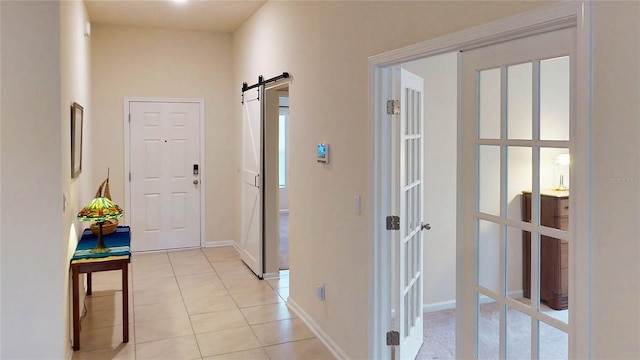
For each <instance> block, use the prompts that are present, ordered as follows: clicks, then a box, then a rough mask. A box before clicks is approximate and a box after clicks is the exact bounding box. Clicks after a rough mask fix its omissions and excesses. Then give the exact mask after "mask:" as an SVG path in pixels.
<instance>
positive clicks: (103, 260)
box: [71, 226, 131, 351]
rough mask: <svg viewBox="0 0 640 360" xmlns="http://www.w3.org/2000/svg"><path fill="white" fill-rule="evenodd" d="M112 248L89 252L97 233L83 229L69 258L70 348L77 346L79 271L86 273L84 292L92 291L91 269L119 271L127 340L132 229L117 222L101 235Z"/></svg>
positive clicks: (124, 331)
mask: <svg viewBox="0 0 640 360" xmlns="http://www.w3.org/2000/svg"><path fill="white" fill-rule="evenodd" d="M103 240H104V244H105V246H106V247H108V248H110V249H111V251H110V252H108V253H102V254H92V253H90V252H89V251H90V250H91V249H93V248H94V247H95V246H96V244H97V242H98V237H97V236H95V235H93V233H91V230H89V229H85V230H84V232H83V233H82V237H81V238H80V241H79V242H78V246H77V247H76V251H75V252H74V254H73V257H72V258H71V282H72V287H73V350H74V351H75V350H80V284H79V283H78V281H79V280H78V278H79V275H80V274H87V295H91V273H93V272H98V271H109V270H120V271H122V342H125V343H126V342H129V279H128V276H129V261H130V260H131V230H130V228H129V227H128V226H118V228H117V229H116V231H115V232H114V233H113V234H110V235H107V236H104V237H103Z"/></svg>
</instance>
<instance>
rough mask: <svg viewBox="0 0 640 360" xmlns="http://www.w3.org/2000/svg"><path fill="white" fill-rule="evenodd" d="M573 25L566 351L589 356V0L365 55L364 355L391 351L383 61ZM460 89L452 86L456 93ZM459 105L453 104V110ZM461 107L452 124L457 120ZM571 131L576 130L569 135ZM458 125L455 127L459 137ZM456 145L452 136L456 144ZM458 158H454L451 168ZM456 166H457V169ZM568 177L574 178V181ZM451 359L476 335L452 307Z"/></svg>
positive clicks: (387, 85) (459, 286)
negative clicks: (368, 143)
mask: <svg viewBox="0 0 640 360" xmlns="http://www.w3.org/2000/svg"><path fill="white" fill-rule="evenodd" d="M567 27H575V28H576V54H577V57H576V64H577V65H576V71H575V74H576V84H577V89H576V97H575V99H572V100H574V101H575V108H576V114H575V116H576V118H577V119H579V121H577V122H576V123H577V126H576V129H575V132H574V133H572V134H571V136H572V140H575V145H576V150H577V151H576V154H575V157H574V158H575V162H574V163H572V166H574V167H573V168H572V174H575V175H576V176H575V177H572V180H571V181H572V182H573V181H574V180H575V183H572V187H575V189H576V190H574V192H573V193H572V199H571V201H572V205H571V206H572V207H573V209H575V216H573V217H572V219H575V220H574V223H575V227H574V229H575V238H576V239H580V241H579V242H577V244H576V246H571V247H570V248H569V259H570V264H571V268H572V269H576V270H578V271H570V272H569V277H570V279H569V284H570V288H569V292H570V294H571V295H570V296H569V306H570V308H571V312H570V320H569V328H570V331H569V335H570V336H569V338H570V343H569V354H570V357H571V358H590V357H591V355H592V346H591V343H592V341H591V338H592V331H591V324H592V320H591V319H592V314H591V313H590V311H589V309H590V308H591V292H592V284H591V277H592V276H591V273H592V270H591V247H592V246H591V244H592V236H591V234H592V230H591V229H592V228H591V222H590V221H589V219H590V218H591V213H592V202H591V193H590V189H591V188H592V187H591V184H592V175H591V167H592V165H591V158H592V156H591V154H592V141H591V138H592V136H591V124H592V119H591V103H592V91H591V89H592V63H591V62H592V61H591V54H592V51H591V48H592V42H591V33H592V31H591V27H592V25H591V4H590V3H589V2H588V1H572V2H561V3H558V4H553V5H549V6H546V7H544V8H541V9H539V10H534V11H530V12H526V13H523V14H518V15H515V16H511V17H508V18H505V19H502V20H498V21H495V22H492V23H489V24H485V25H481V26H477V27H474V28H471V29H468V30H464V31H460V32H456V33H453V34H450V35H446V36H443V37H440V38H436V39H433V40H428V41H425V42H422V43H418V44H414V45H410V46H407V47H404V48H401V49H397V50H393V51H389V52H386V53H383V54H379V55H375V56H372V57H370V58H369V61H368V62H369V64H368V70H369V84H370V86H369V111H370V113H369V117H370V119H371V120H372V126H371V134H370V136H371V139H372V149H371V154H372V156H371V158H370V161H371V163H372V164H373V174H372V177H373V179H374V187H373V194H372V198H373V199H374V202H373V229H372V230H373V235H374V237H373V241H372V243H371V246H370V248H369V270H370V272H369V273H370V274H371V277H370V281H369V297H370V299H372V302H371V306H370V308H369V320H370V324H371V326H369V329H370V333H369V358H372V359H389V358H390V356H391V351H390V349H389V347H387V346H386V337H385V334H386V332H387V331H389V330H390V329H391V324H390V316H383V314H389V315H390V313H391V301H390V293H389V289H391V276H390V274H391V268H390V264H391V261H390V259H391V241H390V239H391V235H390V232H388V231H387V230H386V229H385V217H386V216H387V215H391V213H390V211H391V195H390V188H391V179H390V176H389V174H390V173H391V171H390V170H391V138H390V135H391V131H390V130H391V128H390V125H389V122H388V121H386V119H387V115H386V100H387V99H391V87H392V83H391V76H390V75H391V73H390V70H389V67H390V66H392V65H397V64H401V63H403V62H407V61H411V60H416V59H421V58H426V57H429V56H433V55H438V54H443V53H448V52H454V51H464V50H469V49H472V48H478V47H482V46H486V45H491V44H496V43H500V42H504V41H508V40H513V39H517V38H522V37H526V36H530V35H534V34H538V33H542V32H547V31H551V30H557V29H561V28H567ZM460 90H461V89H458V92H460ZM459 110H460V109H459ZM460 121H461V118H460V111H459V112H458V124H459V125H460ZM574 134H575V136H574ZM460 135H461V129H460V126H459V127H458V139H460ZM460 150H461V145H460V141H458V151H459V152H460ZM460 164H461V161H460V157H458V167H460ZM458 172H460V171H459V170H458ZM573 184H575V185H573ZM457 193H458V194H460V193H461V180H460V179H458V189H457ZM460 201H461V200H460V197H458V212H457V219H458V225H457V233H458V237H457V241H456V246H457V250H456V253H457V255H456V261H457V265H456V268H457V271H456V301H457V302H459V303H460V304H462V302H463V299H462V294H463V279H462V276H463V271H461V266H462V262H461V256H462V255H461V254H462V251H461V250H462V243H463V241H462V240H463V239H462V236H461V234H462V231H461V224H460V221H459V219H460V218H461V212H460V208H461V206H460ZM456 314H457V315H456V358H467V357H472V356H473V354H474V353H475V340H474V339H473V338H471V339H470V338H469V337H468V336H467V337H464V336H460V335H461V334H462V333H461V331H462V329H464V328H465V326H466V327H468V326H469V324H470V323H472V324H473V323H475V314H466V313H463V311H458V312H457V313H456Z"/></svg>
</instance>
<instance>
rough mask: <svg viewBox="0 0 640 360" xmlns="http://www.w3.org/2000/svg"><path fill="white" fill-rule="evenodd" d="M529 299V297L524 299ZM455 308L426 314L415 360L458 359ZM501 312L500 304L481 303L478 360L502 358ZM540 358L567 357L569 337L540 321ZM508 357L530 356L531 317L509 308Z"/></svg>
mask: <svg viewBox="0 0 640 360" xmlns="http://www.w3.org/2000/svg"><path fill="white" fill-rule="evenodd" d="M523 300H526V299H523ZM543 311H544V312H547V313H549V315H551V316H553V317H555V318H558V319H562V320H564V321H567V317H568V311H567V310H563V311H554V310H550V309H544V310H543ZM455 316H456V315H455V310H443V311H436V312H430V313H425V314H424V335H423V340H424V343H423V345H422V348H420V351H419V352H418V355H417V356H416V360H434V359H438V360H442V359H455V341H456V329H455V322H456V319H455ZM499 317H500V314H499V311H498V305H497V303H489V304H482V305H480V331H479V334H480V336H479V343H478V353H479V354H478V355H479V356H478V358H479V359H498V358H499V347H498V341H499V334H500V333H499V329H500V325H499V324H500V321H499ZM539 334H540V336H539V338H540V354H539V358H540V359H547V360H561V359H567V358H568V340H569V339H568V336H567V334H566V333H564V332H562V331H559V330H557V329H556V328H554V327H552V326H549V325H546V324H544V323H541V324H540V331H539ZM506 355H507V356H506V358H507V359H530V358H531V318H530V317H529V316H527V315H525V314H523V313H521V312H519V311H516V310H513V309H511V308H507V354H506Z"/></svg>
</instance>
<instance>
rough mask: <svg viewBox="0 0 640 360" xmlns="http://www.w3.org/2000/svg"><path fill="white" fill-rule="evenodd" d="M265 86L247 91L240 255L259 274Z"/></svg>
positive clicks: (243, 126)
mask: <svg viewBox="0 0 640 360" xmlns="http://www.w3.org/2000/svg"><path fill="white" fill-rule="evenodd" d="M262 92H263V88H262V87H260V88H259V89H258V90H257V91H255V92H254V91H253V90H250V91H248V92H246V93H245V94H244V103H243V106H242V112H243V119H242V185H241V186H242V233H241V240H240V257H241V258H242V261H244V262H245V263H246V264H247V266H249V268H250V269H251V270H252V271H253V272H254V273H255V274H256V275H257V276H258V277H262V276H263V272H264V268H263V247H264V241H263V236H262V233H263V229H262V226H263V221H262V198H263V195H262V194H263V186H262V183H263V181H264V179H263V177H262V162H263V157H262V153H263V148H262V139H263V134H262V132H263V122H262V105H261V104H262V103H261V96H260V95H261V94H262Z"/></svg>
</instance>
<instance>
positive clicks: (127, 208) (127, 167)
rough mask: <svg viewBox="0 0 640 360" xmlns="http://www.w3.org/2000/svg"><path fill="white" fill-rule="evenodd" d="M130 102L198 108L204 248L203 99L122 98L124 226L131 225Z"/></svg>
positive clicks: (205, 182) (201, 239)
mask: <svg viewBox="0 0 640 360" xmlns="http://www.w3.org/2000/svg"><path fill="white" fill-rule="evenodd" d="M132 102H157V103H160V102H165V103H196V104H198V105H199V107H200V119H199V122H200V126H199V131H200V139H199V140H200V163H199V172H200V175H199V176H200V247H204V246H205V241H204V239H205V234H206V233H205V224H206V221H204V219H205V209H206V206H205V199H206V197H205V189H206V184H207V181H206V178H205V173H206V171H205V170H206V169H205V166H204V165H205V154H206V152H205V147H206V143H205V141H204V139H205V133H204V131H205V127H204V99H203V98H193V99H191V98H189V99H181V98H153V97H127V96H125V98H124V107H123V108H124V114H123V116H122V120H123V128H124V178H123V184H125V186H124V222H125V224H127V225H129V224H131V181H129V173H130V172H131V159H130V151H131V150H130V146H129V143H130V141H131V134H130V131H129V113H130V107H129V105H130V104H131V103H132Z"/></svg>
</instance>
